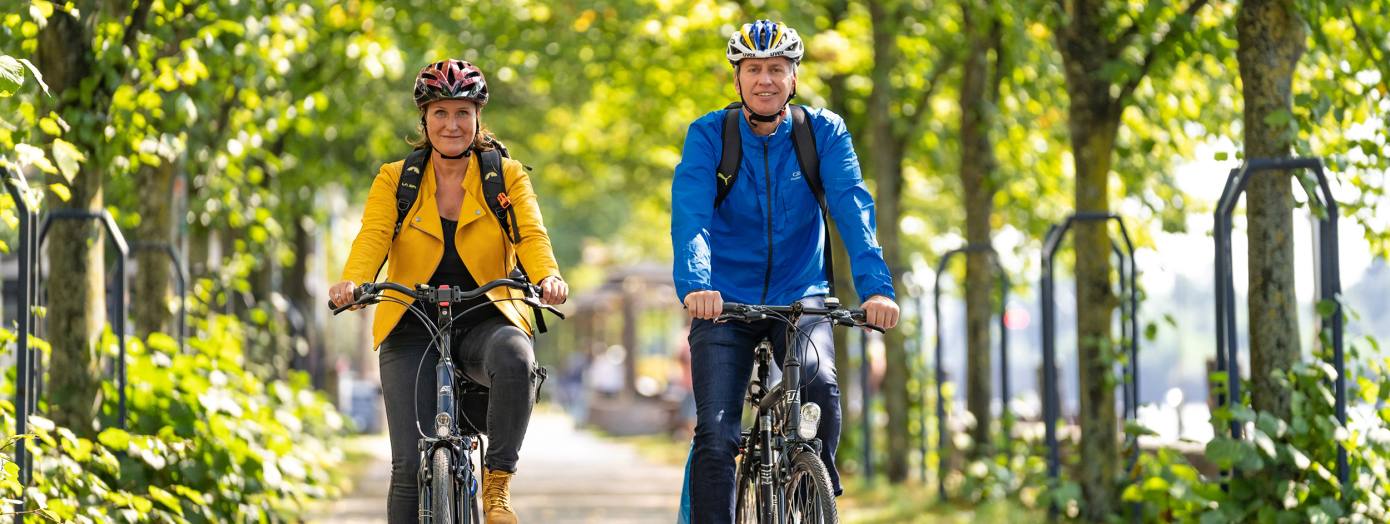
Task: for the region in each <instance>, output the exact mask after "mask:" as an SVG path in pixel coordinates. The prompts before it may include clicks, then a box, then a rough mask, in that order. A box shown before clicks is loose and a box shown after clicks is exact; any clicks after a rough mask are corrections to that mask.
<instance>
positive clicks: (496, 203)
mask: <svg viewBox="0 0 1390 524" xmlns="http://www.w3.org/2000/svg"><path fill="white" fill-rule="evenodd" d="M492 145H493V148H492V149H489V150H486V151H479V152H478V174H479V175H480V176H482V178H483V181H482V182H483V200H486V201H487V207H488V208H489V209H491V210H492V214H493V215H494V216H496V217H497V223H498V224H501V225H502V233H503V234H504V235H506V237H507V241H508V242H511V243H512V245H514V246H515V245H516V244H519V243H521V226H520V225H518V224H517V222H516V208H514V207H512V201H511V199H510V198H508V197H507V175H506V171H504V170H503V169H502V159H503V158H511V155H510V154H508V153H507V148H506V147H505V146H503V145H502V143H501V142H497V141H493V142H492ZM508 276H510V277H512V278H519V279H522V280H525V281H527V282H530V281H531V279H530V278H528V277H527V275H526V268H524V267H522V266H521V261H520V260H517V262H516V268H515V269H514V270H513V271H512V272H511V274H510V275H508ZM533 309H534V308H533ZM532 313H533V318H534V319H535V322H536V331H537V332H539V333H545V332H546V327H545V315H544V313H542V312H541V311H540V310H539V309H534V311H532Z"/></svg>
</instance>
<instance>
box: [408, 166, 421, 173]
mask: <svg viewBox="0 0 1390 524" xmlns="http://www.w3.org/2000/svg"><path fill="white" fill-rule="evenodd" d="M406 171H410V172H412V173H419V172H420V168H419V167H416V166H410V167H408V168H406Z"/></svg>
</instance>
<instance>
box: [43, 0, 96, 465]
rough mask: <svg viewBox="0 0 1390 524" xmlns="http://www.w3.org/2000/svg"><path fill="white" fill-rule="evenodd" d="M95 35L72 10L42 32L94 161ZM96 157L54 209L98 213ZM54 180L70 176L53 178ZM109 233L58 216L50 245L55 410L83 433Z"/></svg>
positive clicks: (56, 81) (59, 91)
mask: <svg viewBox="0 0 1390 524" xmlns="http://www.w3.org/2000/svg"><path fill="white" fill-rule="evenodd" d="M91 41H92V39H91V36H89V35H88V33H87V31H86V29H85V28H84V27H83V25H82V22H81V21H79V20H78V19H77V18H75V17H73V16H72V14H71V13H70V12H66V11H62V10H54V13H53V16H52V17H51V18H49V19H48V24H47V25H46V26H45V27H44V28H43V30H42V31H41V32H40V34H39V48H38V57H37V58H38V67H39V69H40V70H41V71H42V72H43V76H44V79H45V80H46V81H47V82H48V85H49V89H50V91H51V92H52V93H53V94H54V97H55V98H56V99H57V100H58V108H57V112H58V114H60V115H64V116H65V117H66V118H67V120H68V122H70V123H73V124H74V127H75V128H76V129H74V132H73V133H71V134H70V135H68V140H70V141H72V142H73V143H74V144H76V145H77V146H78V148H80V149H81V150H82V151H83V152H84V153H86V154H87V156H88V158H89V159H95V158H96V157H97V151H98V147H97V145H98V144H99V142H100V140H101V139H100V135H99V132H98V131H97V130H96V129H94V127H95V126H96V125H97V123H98V122H102V121H103V120H104V119H103V118H102V116H101V115H102V114H103V113H104V111H103V108H104V105H103V104H101V103H100V102H98V101H97V97H87V100H88V102H87V103H83V102H82V101H80V100H81V98H80V97H79V96H78V94H77V91H78V90H79V89H80V88H79V83H80V82H81V81H83V80H85V79H86V78H87V77H88V75H89V74H90V73H89V72H90V71H91V69H92V66H93V61H94V57H93V55H92V47H91ZM98 165H99V164H98V162H94V161H89V162H87V163H86V164H85V165H83V166H82V168H81V169H80V171H79V172H78V173H77V175H76V176H75V177H74V178H73V180H72V183H71V184H70V185H69V189H70V190H71V198H70V199H69V200H68V201H67V202H64V201H62V200H61V199H60V198H58V197H57V196H56V195H55V194H54V193H52V192H51V191H50V192H49V193H48V194H47V195H46V196H45V198H46V201H47V202H48V203H50V205H51V206H52V209H54V210H59V209H78V210H84V211H94V212H100V211H101V209H102V193H101V182H102V174H101V172H100V171H98V170H97V169H98ZM52 181H53V182H63V183H65V184H66V180H64V179H62V177H61V176H56V175H55V176H54V177H53V180H52ZM104 243H105V235H103V234H102V230H101V226H100V225H99V224H97V222H96V221H87V220H62V221H56V222H53V225H52V228H51V229H50V230H49V232H48V239H47V241H46V242H45V244H46V245H47V246H48V274H47V275H46V279H47V284H48V288H47V295H48V315H47V318H48V330H47V334H46V336H47V338H48V341H49V343H50V344H52V353H51V355H52V357H51V362H50V365H49V367H48V369H49V370H51V371H52V372H51V373H49V383H48V391H49V392H50V404H49V406H50V407H49V415H50V416H51V417H52V418H53V421H54V422H56V423H57V424H58V425H59V426H64V427H67V428H70V429H72V430H73V432H75V433H77V435H78V436H81V437H89V438H91V437H95V434H96V431H95V425H94V424H93V422H94V421H95V419H96V416H97V413H98V409H97V408H98V406H99V405H100V402H101V399H100V385H101V382H100V381H101V371H100V366H99V363H98V361H97V358H96V356H97V353H96V344H97V343H98V341H99V337H100V335H101V327H102V323H103V321H104V317H103V313H105V311H106V305H105V304H106V300H105V296H104V292H105V289H106V286H105V283H104V280H105V278H104V276H105V272H104V271H103V266H104V263H103V262H104V253H105V250H104V246H105V244H104Z"/></svg>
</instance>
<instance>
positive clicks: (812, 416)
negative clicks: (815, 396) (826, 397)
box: [796, 402, 820, 440]
mask: <svg viewBox="0 0 1390 524" xmlns="http://www.w3.org/2000/svg"><path fill="white" fill-rule="evenodd" d="M819 427H820V405H819V404H816V403H815V402H807V403H805V404H802V405H801V423H800V425H798V426H797V427H796V434H797V435H800V436H801V438H803V439H806V440H811V439H813V438H816V429H817V428H819Z"/></svg>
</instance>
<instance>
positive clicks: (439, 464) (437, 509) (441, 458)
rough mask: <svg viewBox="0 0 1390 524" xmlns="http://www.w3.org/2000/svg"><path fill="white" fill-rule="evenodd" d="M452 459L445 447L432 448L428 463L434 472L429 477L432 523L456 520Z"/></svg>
mask: <svg viewBox="0 0 1390 524" xmlns="http://www.w3.org/2000/svg"><path fill="white" fill-rule="evenodd" d="M453 459H454V457H453V456H452V455H450V454H449V450H448V449H447V448H444V447H440V448H438V449H435V450H434V457H433V458H432V460H431V464H430V466H431V468H432V471H433V473H434V474H433V475H432V476H431V479H430V512H431V514H432V515H433V517H434V521H433V522H432V524H455V521H456V520H455V518H454V517H455V514H454V501H455V500H456V499H455V498H454V497H455V495H456V493H455V492H454V471H453V465H454V464H453Z"/></svg>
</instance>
